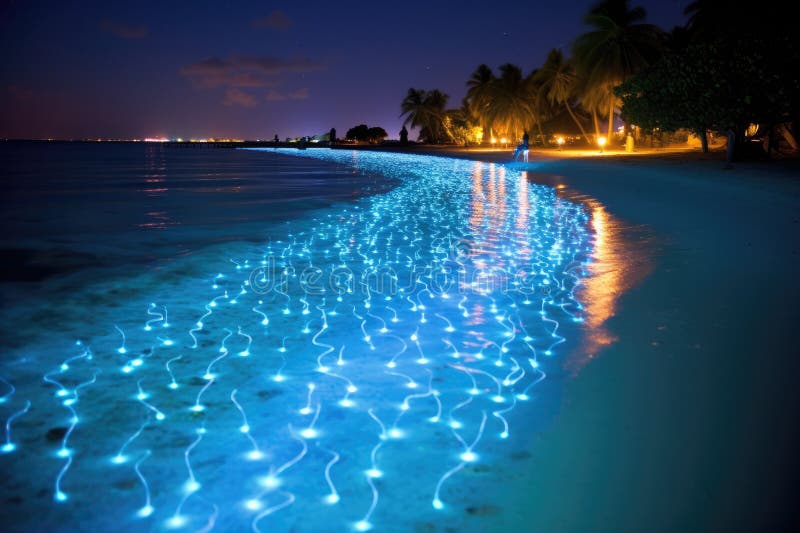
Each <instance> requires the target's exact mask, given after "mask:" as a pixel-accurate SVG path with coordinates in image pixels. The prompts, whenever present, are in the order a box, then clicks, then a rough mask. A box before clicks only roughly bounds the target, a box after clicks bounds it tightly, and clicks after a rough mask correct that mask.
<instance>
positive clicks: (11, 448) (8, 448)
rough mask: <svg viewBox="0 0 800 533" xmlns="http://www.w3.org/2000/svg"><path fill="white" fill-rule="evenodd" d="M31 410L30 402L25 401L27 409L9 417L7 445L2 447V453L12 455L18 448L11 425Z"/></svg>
mask: <svg viewBox="0 0 800 533" xmlns="http://www.w3.org/2000/svg"><path fill="white" fill-rule="evenodd" d="M30 408H31V402H30V400H25V407H23V408H22V409H20V410H19V411H17V412H15V413H14V414H12V415H11V416H9V417H8V420H6V443H5V444H3V446H2V447H0V451H2V452H3V453H11V452H13V451H14V450H15V449H16V448H17V445H16V444H14V443H13V442H12V440H11V423H12V422H13V421H14V420H16V419H17V418H19V417H21V416H22V415H24V414H25V413H27V412H28V410H29V409H30Z"/></svg>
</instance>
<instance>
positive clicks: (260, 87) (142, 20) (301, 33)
mask: <svg viewBox="0 0 800 533" xmlns="http://www.w3.org/2000/svg"><path fill="white" fill-rule="evenodd" d="M593 3H594V0H566V1H565V0H551V1H546V2H544V1H516V2H510V1H499V0H491V1H490V0H484V1H481V2H472V1H460V2H455V1H450V2H441V1H424V2H391V1H374V0H371V1H364V2H357V1H348V0H340V1H338V2H333V1H325V2H315V1H304V2H259V3H256V2H242V3H236V2H230V3H227V2H213V3H208V4H205V3H203V2H181V3H178V2H158V3H155V2H154V3H150V2H135V3H134V2H132V3H122V2H120V3H117V2H90V1H83V2H76V3H75V5H72V6H69V5H66V4H67V3H65V2H29V1H11V2H8V1H7V0H5V1H2V2H1V3H0V6H1V7H0V42H1V43H2V56H3V60H2V64H0V94H2V97H0V137H2V138H48V137H52V138H95V137H103V138H143V137H155V136H167V137H184V138H189V137H195V138H199V137H235V138H246V139H257V138H261V139H263V138H270V139H271V138H272V137H273V135H275V134H276V133H277V134H278V135H279V136H280V138H281V139H283V138H285V137H287V136H301V135H314V134H319V133H323V132H327V131H328V130H329V129H330V128H331V127H335V128H336V129H337V130H338V132H339V134H340V135H341V134H344V132H345V131H346V130H347V129H348V128H350V127H352V126H354V125H356V124H359V123H366V124H368V125H369V126H373V125H377V126H382V127H383V128H385V129H386V130H387V131H388V132H389V137H390V138H397V132H398V130H399V129H400V124H401V122H402V120H401V119H400V118H399V117H398V115H399V112H400V101H401V100H402V98H403V96H404V95H405V93H406V91H407V90H408V88H409V87H412V86H413V87H415V88H423V89H434V88H438V89H440V90H443V91H444V92H446V93H447V94H449V95H450V104H449V107H457V106H458V105H459V103H460V101H461V98H462V97H463V96H464V93H465V90H466V89H465V82H466V80H467V79H468V77H469V75H470V74H471V73H472V71H473V70H474V69H475V67H476V66H477V65H478V64H480V63H486V64H488V65H489V66H491V67H492V68H496V67H498V66H499V65H501V64H503V63H507V62H511V63H515V64H517V65H520V66H521V67H523V69H524V71H525V73H526V74H527V73H528V72H529V71H530V70H532V69H533V68H536V67H537V66H539V65H540V64H541V63H542V61H543V60H544V58H545V56H546V54H547V52H548V50H549V49H550V48H553V47H564V49H565V50H567V51H568V50H569V46H570V43H571V41H572V39H573V38H574V37H575V36H576V35H578V34H579V33H581V31H582V29H583V24H582V19H583V15H584V14H585V12H586V11H587V9H588V7H589V6H590V5H592V4H593ZM687 3H688V0H680V1H679V0H660V1H659V0H640V1H634V2H632V5H641V6H643V7H645V8H646V10H647V13H648V17H647V22H651V23H654V24H657V25H659V26H661V27H662V28H665V29H670V28H672V27H673V26H675V25H679V24H683V22H684V16H683V14H682V11H683V8H684V6H685V5H686V4H687Z"/></svg>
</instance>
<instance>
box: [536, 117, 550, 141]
mask: <svg viewBox="0 0 800 533" xmlns="http://www.w3.org/2000/svg"><path fill="white" fill-rule="evenodd" d="M536 128H537V129H538V130H539V138H540V139H541V140H542V147H545V146H547V142H545V140H544V132H543V131H542V123H541V122H540V121H539V120H538V119H537V120H536Z"/></svg>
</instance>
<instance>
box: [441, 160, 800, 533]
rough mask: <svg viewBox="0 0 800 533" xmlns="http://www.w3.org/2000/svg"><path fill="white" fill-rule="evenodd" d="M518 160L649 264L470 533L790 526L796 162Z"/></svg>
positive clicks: (799, 213)
mask: <svg viewBox="0 0 800 533" xmlns="http://www.w3.org/2000/svg"><path fill="white" fill-rule="evenodd" d="M451 155H452V156H454V157H462V156H464V154H463V152H461V151H458V152H454V153H452V154H451ZM565 155H566V156H567V157H564V156H565ZM469 156H470V157H475V158H478V159H483V160H493V161H502V160H503V159H507V157H508V154H507V153H500V154H498V153H492V152H486V153H480V152H471V153H470V154H469ZM530 160H531V162H530V163H529V164H527V165H523V164H520V163H516V164H512V165H514V166H519V167H521V168H527V169H529V176H530V179H532V180H533V181H535V182H539V183H546V184H549V185H553V186H556V187H559V188H560V189H559V190H560V191H561V192H562V194H568V195H570V196H571V197H584V196H586V197H589V198H591V199H594V200H596V201H597V202H599V203H600V204H602V205H603V206H604V207H605V208H606V209H607V210H608V211H609V212H610V213H612V214H613V216H614V217H616V218H617V219H618V221H619V223H620V227H621V229H622V231H623V233H627V234H629V235H630V236H631V237H632V238H633V239H646V240H647V247H648V248H649V249H650V251H651V253H652V257H651V266H652V268H651V269H648V271H647V273H646V274H645V275H643V276H638V275H636V273H635V271H636V269H630V268H629V265H626V264H625V263H623V264H621V265H620V269H621V271H622V272H624V274H623V276H622V277H623V278H625V277H626V276H628V277H629V278H630V279H629V281H631V285H633V286H632V287H630V288H628V289H627V290H626V291H625V292H624V293H623V294H621V296H620V298H619V300H618V301H617V302H616V303H615V305H614V309H613V312H612V313H611V314H612V316H611V317H610V318H609V320H608V321H607V323H606V326H607V329H608V330H609V331H610V333H611V336H612V338H614V339H616V340H614V341H613V342H612V343H610V344H609V345H608V346H606V347H605V348H604V349H601V350H600V351H599V352H598V353H597V354H596V355H595V356H594V357H593V360H592V361H591V362H590V363H589V364H586V365H585V366H583V368H581V370H580V373H579V375H578V376H577V377H576V379H573V380H571V381H570V382H569V383H568V384H567V385H566V387H565V393H564V403H563V405H562V407H561V412H560V414H559V415H558V417H557V420H556V421H555V422H554V424H553V425H552V427H551V428H550V430H549V431H548V432H547V433H546V434H543V435H541V438H540V439H537V440H536V441H535V442H531V443H530V444H531V448H530V449H531V450H533V451H532V452H531V453H532V455H533V456H532V458H531V460H530V462H528V463H524V467H523V468H525V475H524V476H522V478H523V479H525V480H526V484H525V486H516V487H513V490H509V492H508V493H507V494H505V495H504V496H503V499H504V501H505V502H506V505H508V507H510V508H513V509H514V511H513V512H510V513H502V514H501V515H500V518H499V520H498V521H489V520H487V521H486V522H485V523H484V524H483V525H482V527H484V528H486V530H492V531H502V530H504V527H509V526H511V525H512V524H520V523H525V524H527V525H529V528H530V530H531V531H536V530H539V531H553V530H559V531H591V530H601V529H607V528H609V527H611V524H614V525H613V529H615V530H617V531H637V530H641V527H642V525H643V524H647V528H648V530H651V531H679V530H682V531H690V530H691V531H698V530H717V531H719V530H727V531H733V530H739V531H747V530H751V531H752V530H784V529H785V528H786V527H791V526H790V524H788V523H786V522H784V521H783V520H785V519H786V517H787V516H789V515H790V514H791V513H790V509H791V508H792V506H793V505H794V503H793V502H796V501H797V497H798V493H797V490H798V488H797V487H798V484H797V482H798V479H800V463H799V462H798V459H797V455H796V453H795V452H794V450H796V449H797V448H798V446H799V445H800V441H799V440H798V436H797V433H796V432H795V428H794V425H795V422H794V421H796V420H797V418H798V415H800V394H799V393H798V390H797V387H796V383H795V376H797V375H798V371H800V361H798V359H797V357H796V356H795V352H796V342H795V328H796V324H797V321H798V319H799V318H800V314H798V311H797V306H796V302H797V299H798V297H800V290H799V289H798V287H797V283H796V280H795V276H796V274H797V272H798V271H800V181H798V179H797V178H798V177H799V176H800V172H798V164H797V161H796V160H793V161H791V160H790V161H779V162H773V163H749V162H748V163H738V164H735V165H734V168H733V169H732V170H725V169H724V154H720V153H711V154H700V153H697V152H695V153H688V154H687V153H663V154H659V155H656V156H655V157H653V156H652V155H648V156H646V157H638V156H637V155H630V156H626V155H622V154H620V155H610V154H606V155H603V156H599V154H597V155H593V156H590V155H585V156H583V157H578V158H572V157H569V154H568V153H564V152H562V153H558V152H545V153H541V152H535V151H534V152H531V159H530ZM623 256H624V254H623ZM626 268H628V271H626ZM623 281H624V279H623ZM623 284H625V283H623ZM579 349H580V348H579ZM583 355H585V354H579V356H583ZM623 413H624V414H623ZM531 480H532V483H533V485H530V484H528V483H530V482H531ZM721 517H725V518H724V519H723V518H721ZM476 529H480V527H478V528H476Z"/></svg>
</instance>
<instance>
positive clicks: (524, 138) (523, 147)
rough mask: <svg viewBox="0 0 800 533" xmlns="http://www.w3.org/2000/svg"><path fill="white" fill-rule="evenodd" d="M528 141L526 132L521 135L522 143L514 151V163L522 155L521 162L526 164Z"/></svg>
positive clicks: (528, 148)
mask: <svg viewBox="0 0 800 533" xmlns="http://www.w3.org/2000/svg"><path fill="white" fill-rule="evenodd" d="M529 140H530V137H528V132H527V131H526V132H524V133H523V135H522V142H521V143H519V144H518V145H517V148H516V150H514V161H516V160H517V158H518V157H519V155H520V154H522V160H523V161H525V162H526V163H527V162H528V152H529V150H530V145H529V144H528V142H529Z"/></svg>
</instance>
